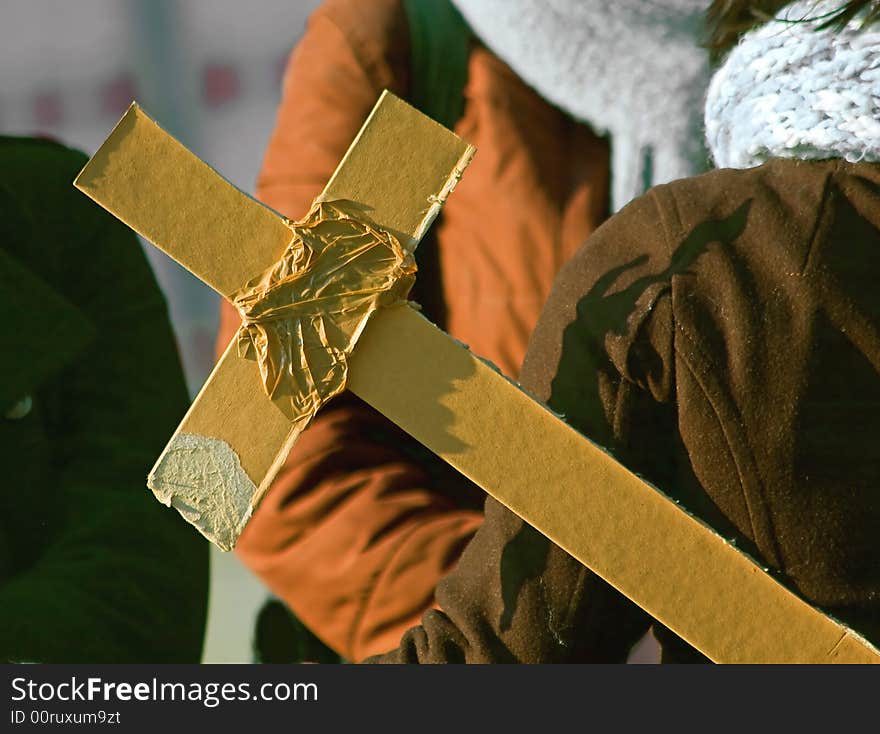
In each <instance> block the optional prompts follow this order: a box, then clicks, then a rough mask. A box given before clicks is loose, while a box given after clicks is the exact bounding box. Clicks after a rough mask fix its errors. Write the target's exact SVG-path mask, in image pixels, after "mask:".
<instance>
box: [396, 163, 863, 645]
mask: <svg viewBox="0 0 880 734" xmlns="http://www.w3.org/2000/svg"><path fill="white" fill-rule="evenodd" d="M878 282H880V165H876V164H848V163H845V162H842V161H824V162H812V163H810V162H800V161H791V160H776V161H772V162H770V163H769V164H767V165H764V166H761V167H759V168H755V169H750V170H745V171H734V170H721V171H715V172H712V173H709V174H706V175H704V176H701V177H698V178H694V179H688V180H682V181H677V182H674V183H672V184H670V185H667V186H660V187H657V188H655V189H653V190H652V191H651V192H650V193H649V194H648V195H646V196H644V197H642V198H640V199H638V200H636V201H635V202H633V203H632V204H630V205H629V206H628V207H626V208H625V209H624V210H623V211H622V212H621V213H620V214H618V215H617V216H615V217H614V218H613V219H611V220H610V221H609V222H607V223H606V224H605V225H604V226H602V227H601V228H600V229H599V230H598V231H597V232H596V233H595V235H593V237H591V238H590V240H589V241H588V242H587V244H586V245H585V246H584V247H583V248H582V249H581V250H580V251H579V252H578V253H577V254H576V255H575V257H574V258H573V260H572V261H571V262H570V264H568V265H567V266H566V267H565V268H564V270H563V271H562V273H561V274H560V277H559V279H558V280H557V282H556V284H555V285H554V288H553V292H552V294H551V296H550V300H549V302H548V304H547V307H546V309H545V311H544V313H543V315H542V317H541V321H540V323H539V325H538V328H537V330H536V332H535V335H534V337H533V340H532V342H531V345H530V347H529V353H528V355H527V357H526V361H525V364H524V366H523V372H522V382H523V385H524V386H525V387H526V388H528V389H529V390H531V391H532V392H533V393H535V394H536V395H538V396H539V397H540V398H541V399H545V400H548V401H549V403H550V405H551V406H552V407H553V408H554V409H555V410H557V411H559V412H561V413H564V414H565V415H566V416H567V417H568V420H569V421H570V422H571V423H572V424H573V425H575V426H576V427H577V428H578V429H579V430H581V431H583V432H584V433H585V434H587V435H588V436H590V437H592V438H594V439H595V440H597V441H598V442H600V443H602V444H604V445H606V446H607V447H609V448H610V449H611V450H612V451H613V452H614V453H615V454H616V455H617V456H618V458H619V459H621V460H622V461H624V462H625V463H626V464H627V465H629V466H630V467H631V468H633V469H635V470H636V471H638V472H639V473H641V474H642V475H644V476H645V477H646V478H648V479H649V480H650V481H652V482H653V483H654V484H656V485H657V486H659V487H661V488H663V489H665V490H666V491H667V492H668V493H670V494H672V495H673V496H675V497H676V498H677V499H679V500H680V501H681V502H682V504H684V505H685V506H686V507H688V508H689V509H690V510H692V511H694V512H696V513H697V514H698V515H701V516H702V517H703V518H704V519H706V520H708V521H709V522H710V523H712V524H713V525H714V526H715V527H716V529H718V530H719V531H721V532H722V533H724V534H725V535H727V536H728V537H732V538H736V539H737V541H738V542H739V544H740V545H741V546H742V547H743V548H745V549H746V550H748V551H749V552H750V553H752V554H753V555H754V556H755V557H756V558H758V559H759V560H761V561H763V562H764V563H766V564H767V565H768V566H769V567H770V569H771V571H772V572H774V573H776V574H778V576H779V578H780V579H781V580H782V581H784V582H785V583H787V584H789V585H790V586H791V588H793V589H794V590H796V591H797V592H798V593H800V594H801V595H802V596H803V597H804V598H806V599H807V600H809V601H810V602H812V603H813V604H815V605H819V606H821V607H823V608H825V609H826V610H828V611H830V612H831V613H832V614H833V615H834V616H836V617H838V618H839V619H842V620H844V621H847V622H849V623H850V624H851V625H852V626H854V627H855V628H856V629H858V630H859V631H861V632H862V633H863V634H865V635H866V636H867V637H869V638H870V639H872V640H873V641H874V642H875V643H876V642H880V452H878V451H877V443H878V440H880V377H878V371H880V289H878V287H877V283H878ZM535 491H536V492H540V491H541V488H540V487H536V488H535ZM624 542H625V539H624ZM681 562H682V563H687V562H688V559H686V558H683V559H682V560H681ZM437 599H438V601H439V604H440V606H441V608H442V610H443V611H442V612H440V611H430V612H428V613H427V614H426V615H425V617H424V619H423V622H422V626H421V627H418V628H415V629H413V630H412V631H410V632H409V633H407V635H406V636H405V637H404V639H403V642H402V644H401V646H400V647H399V649H397V650H396V651H394V652H392V653H390V654H389V655H387V656H386V657H385V658H383V661H385V662H441V661H455V660H461V661H469V662H478V661H482V662H487V661H514V660H516V661H529V662H553V661H599V660H603V661H607V660H622V659H624V658H625V656H626V653H627V650H628V648H629V646H630V645H631V644H632V643H633V642H634V641H635V640H637V639H638V637H639V636H640V635H641V634H642V633H643V632H644V630H645V629H646V628H647V627H648V626H649V625H650V624H651V620H650V618H649V617H647V615H645V614H644V613H643V612H642V611H641V610H639V609H637V608H636V607H635V606H634V605H632V604H631V603H630V602H628V601H627V600H626V599H624V598H623V597H621V596H620V595H619V594H617V593H616V592H615V591H613V590H612V589H611V588H610V587H609V586H608V585H607V584H605V583H604V582H602V581H600V580H599V579H598V578H597V577H596V576H594V575H593V574H592V573H590V572H589V571H588V570H587V569H586V568H584V567H583V566H582V565H580V564H579V563H578V562H576V561H575V560H574V559H572V558H571V557H570V556H568V555H567V554H566V553H564V552H563V551H561V550H560V549H558V548H557V547H555V546H553V545H552V544H550V543H549V542H548V541H547V540H546V539H544V538H543V536H540V535H539V534H538V533H536V532H535V531H534V530H532V529H531V528H529V526H527V525H525V524H524V523H523V522H522V521H520V520H519V519H518V518H517V517H516V516H514V515H513V514H512V513H510V512H509V511H507V510H506V509H504V508H503V507H502V506H501V505H499V504H498V503H497V502H494V501H493V500H491V499H490V500H489V501H487V505H486V520H485V523H484V524H483V526H482V528H481V529H480V530H479V531H478V532H477V534H476V537H475V538H474V540H473V542H472V543H471V544H470V545H469V546H468V547H467V549H466V550H465V552H464V554H463V556H462V560H461V562H460V564H459V566H458V567H457V568H456V570H455V571H454V572H453V573H452V574H451V575H450V576H449V577H448V578H447V579H446V580H445V581H443V582H442V583H441V584H440V586H439V588H438V593H437ZM655 633H656V634H657V635H658V637H659V638H660V640H661V643H662V644H663V652H664V660H665V661H666V660H671V661H675V660H687V659H693V653H692V651H691V652H689V651H688V649H687V648H686V647H685V646H684V645H683V643H681V641H680V640H678V639H677V638H674V637H673V636H672V635H671V634H670V633H669V632H668V631H665V630H655Z"/></svg>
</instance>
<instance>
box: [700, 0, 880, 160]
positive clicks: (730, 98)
mask: <svg viewBox="0 0 880 734" xmlns="http://www.w3.org/2000/svg"><path fill="white" fill-rule="evenodd" d="M840 6H841V3H840V0H822V1H817V0H800V1H799V2H794V3H792V4H791V5H788V6H786V7H785V8H784V9H783V10H782V11H781V12H780V13H779V14H778V15H777V18H776V19H775V20H773V21H771V22H769V23H766V24H764V25H762V26H760V27H759V28H756V29H755V30H753V31H750V32H749V33H747V34H745V35H744V36H743V38H742V40H741V41H740V43H739V45H738V46H736V48H734V49H733V51H731V53H730V55H729V56H728V57H727V59H726V61H725V63H724V65H723V66H722V67H721V69H719V70H718V72H717V73H716V74H715V76H714V77H713V79H712V83H711V86H710V88H709V95H708V99H707V100H706V138H707V140H708V143H709V147H710V149H711V151H712V155H713V157H714V158H715V162H716V163H717V165H718V166H719V167H722V168H749V167H751V166H756V165H759V164H761V163H763V162H764V161H766V160H767V159H768V158H772V157H784V158H802V159H823V158H845V159H846V160H849V161H862V160H864V161H880V32H878V31H877V30H873V29H866V30H864V31H862V30H860V26H861V19H862V18H861V16H860V15H857V16H856V17H854V18H853V19H852V20H851V21H850V22H849V23H848V24H847V26H846V28H844V29H842V30H839V31H838V30H836V29H826V30H817V27H818V26H819V25H821V24H822V23H823V22H824V21H826V20H827V19H828V13H830V12H833V11H834V10H837V9H839V8H840ZM823 16H824V17H823ZM794 21H797V22H794Z"/></svg>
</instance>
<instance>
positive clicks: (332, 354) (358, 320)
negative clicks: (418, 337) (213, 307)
mask: <svg viewBox="0 0 880 734" xmlns="http://www.w3.org/2000/svg"><path fill="white" fill-rule="evenodd" d="M290 227H291V230H292V233H293V237H292V239H291V242H290V244H289V245H288V246H287V249H286V250H285V252H284V255H283V256H282V257H281V259H280V260H279V261H278V262H277V263H276V264H275V265H273V266H272V267H271V268H269V269H268V270H267V271H266V272H265V273H263V274H262V275H260V276H259V277H257V278H254V279H253V280H252V281H250V282H249V283H248V284H247V285H246V286H245V287H244V288H242V289H241V290H240V291H239V292H238V293H237V294H235V296H234V298H233V303H234V304H235V306H236V308H237V309H238V311H239V313H240V314H241V318H242V328H241V329H240V330H239V332H238V352H239V355H240V356H244V357H252V358H256V360H257V362H258V364H259V369H260V375H261V377H262V381H263V387H264V389H265V391H266V394H267V395H268V396H269V397H270V398H272V400H273V401H274V402H275V404H276V405H277V406H278V407H279V408H280V409H281V410H282V411H283V412H284V413H285V415H287V416H288V417H289V418H290V419H291V420H295V421H299V420H301V419H306V420H309V419H311V418H312V417H313V416H314V415H315V413H317V411H318V409H319V408H320V407H321V405H322V404H323V403H325V402H326V401H327V400H329V399H330V398H332V397H333V396H334V395H337V394H338V393H340V392H342V390H343V389H344V388H345V382H346V379H347V376H348V355H349V354H351V351H352V349H354V346H355V344H356V343H357V340H358V337H359V336H360V334H361V332H362V331H363V329H364V326H366V323H367V320H368V319H369V318H370V315H371V314H372V313H373V312H374V311H375V310H376V309H377V308H380V307H382V306H388V305H392V304H394V303H398V302H400V301H403V300H405V299H406V297H407V294H408V293H409V290H410V288H412V285H413V283H414V281H415V270H416V266H415V260H414V258H413V256H412V253H410V252H407V251H405V250H404V249H403V248H402V247H401V245H400V243H399V242H398V241H397V239H396V238H395V237H394V236H393V235H392V234H390V233H389V232H386V231H385V230H382V229H380V228H379V227H378V226H376V225H375V224H373V223H372V222H370V221H369V220H368V219H367V218H366V217H365V216H364V214H363V212H362V211H360V210H359V209H358V205H357V204H355V203H354V202H350V201H343V200H337V201H322V202H316V203H314V204H313V205H312V208H311V209H310V210H309V213H308V214H307V215H306V216H305V217H304V218H303V219H302V220H300V221H298V222H294V223H292V224H290Z"/></svg>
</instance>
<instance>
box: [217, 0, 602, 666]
mask: <svg viewBox="0 0 880 734" xmlns="http://www.w3.org/2000/svg"><path fill="white" fill-rule="evenodd" d="M409 63H410V47H409V38H408V30H407V24H406V18H405V15H404V12H403V7H402V0H373V1H372V2H369V3H365V2H360V1H359V0H329V1H328V2H326V3H325V4H324V5H323V6H322V7H321V8H320V9H319V10H318V11H317V12H315V14H314V15H313V16H312V18H311V20H310V22H309V25H308V29H307V31H306V33H305V36H304V37H303V39H302V40H301V42H300V43H299V45H298V46H297V48H296V49H295V51H294V53H293V55H292V56H291V58H290V62H289V65H288V68H287V72H286V75H285V81H284V97H283V101H282V103H281V107H280V109H279V111H278V118H277V123H276V127H275V131H274V133H273V135H272V138H271V141H270V143H269V148H268V151H267V153H266V158H265V162H264V165H263V169H262V172H261V174H260V177H259V181H258V185H257V196H258V198H260V199H261V200H262V201H264V202H265V203H267V204H269V205H270V206H272V207H273V208H275V209H277V210H278V211H280V212H282V213H283V214H285V215H287V216H289V217H292V218H297V217H300V216H302V215H303V214H304V213H305V212H306V211H307V209H308V207H309V204H310V202H311V200H312V199H313V198H314V197H315V196H316V195H317V194H318V193H319V192H320V191H321V189H322V188H323V186H324V184H325V183H326V182H327V180H328V179H329V177H330V175H331V173H332V172H333V170H334V168H335V167H336V165H337V163H338V162H339V161H340V159H341V158H342V156H343V154H344V153H345V150H346V149H347V147H348V145H349V143H350V142H351V141H352V139H353V138H354V136H355V134H356V133H357V131H358V129H359V128H360V126H361V124H362V123H363V121H364V120H365V119H366V116H367V114H368V113H369V111H370V109H371V108H372V106H373V104H374V103H375V101H376V99H377V98H378V96H379V94H380V92H381V91H382V90H383V89H384V88H386V87H387V88H389V89H391V90H392V91H394V92H396V93H397V94H398V95H401V96H403V97H406V95H407V91H408V87H409ZM464 96H465V108H464V114H463V116H462V118H461V120H460V121H459V123H458V125H457V126H456V128H455V130H456V132H457V133H458V134H459V135H461V136H462V137H464V138H465V139H467V140H468V141H469V142H471V143H473V144H474V145H476V146H477V149H478V152H477V156H476V158H475V159H474V162H473V163H472V165H471V166H470V167H469V169H468V171H467V173H466V175H465V176H464V178H463V179H462V181H461V183H460V185H459V186H458V188H457V189H456V191H455V194H454V196H452V197H450V199H449V202H448V203H447V205H446V207H445V210H444V213H443V216H442V219H441V221H440V222H439V224H438V225H437V227H435V229H437V246H438V248H439V261H440V266H439V270H440V280H441V285H442V293H443V296H444V301H445V324H444V326H445V328H446V329H447V330H448V331H449V332H450V333H452V334H453V335H454V336H456V337H457V338H458V339H460V340H462V341H464V342H466V343H468V344H470V346H471V347H472V348H473V349H474V351H475V352H477V353H478V354H480V355H481V356H483V357H485V358H488V359H490V360H492V361H493V362H495V363H496V364H498V365H499V366H500V367H501V369H502V370H504V371H505V372H506V373H508V374H510V375H514V376H515V375H516V374H517V373H518V370H519V366H520V363H521V360H522V357H523V355H524V354H525V349H526V344H527V342H528V338H529V335H530V333H531V331H532V329H533V328H534V325H535V323H536V322H537V319H538V315H539V313H540V309H541V306H542V305H543V303H544V301H545V300H546V298H547V295H548V294H549V292H550V287H551V285H552V282H553V279H554V277H555V275H556V273H557V271H558V269H559V267H560V266H561V265H562V264H563V263H564V262H565V261H566V260H567V259H568V258H569V257H570V256H571V254H572V253H573V252H574V251H575V250H576V249H577V247H579V246H580V244H581V243H582V242H583V240H584V239H585V238H586V236H587V235H588V234H589V233H590V232H591V231H592V230H593V229H594V228H595V227H596V226H597V225H598V224H599V223H601V221H603V219H604V218H605V216H606V211H607V207H608V165H609V164H608V146H607V143H606V142H605V141H604V140H601V139H599V138H597V137H596V136H595V135H594V134H593V133H592V132H591V131H590V130H589V129H588V128H586V127H585V126H582V125H578V124H576V123H574V122H573V121H572V120H571V119H570V118H568V117H567V116H565V115H564V114H562V113H561V112H560V111H559V110H558V109H556V108H554V107H551V106H549V105H548V104H546V103H545V102H544V101H543V100H542V99H541V98H540V97H539V96H538V95H537V94H536V93H535V92H534V91H532V90H531V89H530V88H528V87H527V86H526V85H525V84H524V83H523V82H522V81H520V79H519V78H518V77H517V76H516V75H515V74H514V73H513V72H512V71H511V70H510V69H509V68H508V67H507V66H506V65H504V64H503V63H502V62H501V61H499V60H498V58H496V57H495V56H493V55H492V54H491V53H489V52H488V51H487V50H486V49H485V48H483V47H481V46H479V45H476V46H474V47H473V49H472V51H471V55H470V61H469V67H468V83H467V86H466V89H465V94H464ZM435 277H436V276H435ZM423 279H424V276H423ZM423 285H424V284H423ZM222 316H223V318H222V325H221V329H220V334H219V337H218V346H219V347H220V348H221V349H222V348H224V347H225V346H226V344H227V343H228V342H229V339H230V338H231V337H232V334H233V332H234V330H235V329H236V328H237V326H238V317H237V315H236V314H235V312H234V311H233V310H232V309H231V307H229V306H228V305H224V309H223V314H222ZM482 504H483V494H482V493H481V492H480V491H478V490H477V489H476V488H475V487H473V486H472V485H470V484H469V483H468V482H467V481H466V480H464V479H463V478H462V477H461V476H459V475H457V474H456V473H454V472H452V471H451V470H449V469H448V468H447V467H445V465H442V464H440V462H439V461H438V460H437V459H436V458H435V457H433V456H432V455H430V454H429V453H427V452H425V451H424V450H423V449H421V448H420V447H418V446H417V445H416V444H415V443H414V442H412V441H411V440H410V439H408V438H407V437H405V436H404V435H403V434H401V433H400V432H399V431H397V429H395V428H394V426H392V425H391V424H390V423H388V422H387V421H386V420H385V419H384V418H382V417H381V416H379V415H378V414H377V413H375V412H374V411H373V410H372V409H370V408H368V407H367V406H366V405H364V404H363V403H361V402H360V401H358V400H356V399H354V398H353V397H352V396H345V397H344V398H342V399H340V400H338V401H336V402H335V403H334V404H333V405H331V406H329V407H328V408H326V409H325V410H324V411H323V412H322V413H321V414H320V415H319V417H318V419H317V420H316V421H315V422H314V424H313V425H312V427H311V428H310V429H309V430H308V431H307V432H306V433H305V434H304V435H303V436H302V437H301V438H300V440H299V443H298V444H297V447H296V448H295V449H294V451H293V452H292V453H291V455H290V457H289V459H288V461H287V463H286V464H285V465H284V468H283V469H282V471H281V474H280V475H279V477H278V479H277V480H276V482H275V484H274V485H273V487H272V490H271V491H270V493H269V494H268V496H267V498H266V499H265V501H264V502H263V504H262V506H261V507H260V509H259V510H258V511H257V512H256V514H255V516H254V518H253V520H252V521H251V523H250V524H249V526H248V528H247V530H246V531H245V533H244V534H243V536H242V538H241V540H240V542H239V546H238V552H239V555H240V557H241V558H242V559H243V560H244V562H245V563H246V564H247V565H248V566H249V567H250V568H252V569H253V570H254V571H256V572H257V573H258V574H259V575H260V576H261V577H262V578H263V580H264V581H265V582H266V583H267V584H268V585H269V587H270V588H272V589H273V590H274V591H275V592H276V593H277V594H278V595H279V596H281V597H282V598H283V599H284V600H285V601H286V602H287V603H288V604H289V605H290V607H291V608H292V609H293V610H294V611H295V612H296V614H297V615H298V616H299V617H300V618H301V619H302V620H303V621H304V622H305V623H306V624H307V625H308V626H309V627H310V628H312V629H313V630H314V631H315V632H316V633H317V634H318V636H320V637H321V638H322V639H323V640H324V641H325V642H327V643H328V644H330V645H331V646H332V647H334V648H335V649H337V650H338V651H339V652H341V653H342V654H343V655H345V656H346V657H348V658H350V659H353V660H360V659H362V658H363V657H365V656H366V655H369V654H374V653H378V652H382V651H383V650H387V649H388V648H390V647H391V646H393V645H395V644H397V642H398V641H399V640H400V636H401V634H403V632H404V631H405V630H406V629H408V628H409V627H411V626H412V625H414V624H416V623H417V622H418V620H419V618H420V617H421V615H422V613H423V612H424V611H425V610H426V609H427V608H429V607H430V606H431V605H432V604H433V603H434V588H435V586H436V584H437V581H438V580H439V579H440V578H441V577H443V576H444V575H445V574H446V573H448V572H449V570H450V569H451V568H452V566H453V565H454V564H455V562H456V561H457V559H458V557H459V554H460V552H461V550H462V548H463V547H464V546H465V545H466V543H467V542H468V540H469V539H470V538H471V537H472V535H473V534H474V532H475V531H476V529H477V527H478V526H479V525H480V523H481V522H482Z"/></svg>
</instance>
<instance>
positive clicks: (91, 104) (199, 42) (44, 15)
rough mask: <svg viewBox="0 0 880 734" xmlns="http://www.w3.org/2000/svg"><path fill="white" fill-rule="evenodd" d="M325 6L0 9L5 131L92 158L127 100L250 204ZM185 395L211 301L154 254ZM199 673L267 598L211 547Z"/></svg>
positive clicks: (231, 647) (297, 1)
mask: <svg viewBox="0 0 880 734" xmlns="http://www.w3.org/2000/svg"><path fill="white" fill-rule="evenodd" d="M317 5H318V0H258V1H257V2H236V1H235V0H185V1H184V0H76V2H70V0H0V133H3V134H10V135H48V136H51V137H53V138H56V139H58V140H60V141H62V142H64V143H66V144H67V145H70V146H72V147H76V148H80V149H81V150H84V151H85V152H86V153H88V154H90V155H91V154H92V153H93V152H94V151H95V149H96V148H97V147H98V146H99V145H100V144H101V142H103V140H104V138H105V137H106V136H107V134H108V133H109V132H110V130H111V129H112V127H113V125H114V124H115V123H116V121H117V120H118V119H119V117H120V116H121V115H122V113H123V112H124V111H125V110H126V108H127V107H128V105H129V104H130V103H131V101H132V100H134V99H136V100H137V101H138V102H139V103H140V104H141V106H143V107H144V109H145V110H146V111H147V112H148V113H149V114H150V116H151V117H153V118H154V119H155V120H156V121H157V122H159V123H160V124H161V125H162V127H164V128H165V129H166V130H168V131H169V132H170V133H171V134H172V135H174V136H175V137H177V138H178V139H179V140H181V141H182V142H183V143H184V144H185V145H186V146H187V147H189V148H190V149H191V150H192V151H194V152H195V153H196V154H197V155H198V156H199V157H200V158H203V159H204V160H205V161H207V162H208V163H209V164H210V165H211V166H212V167H214V168H215V169H217V170H218V171H219V172H220V173H221V174H222V175H223V176H225V177H226V178H227V179H229V180H230V181H231V182H232V183H233V184H235V185H236V186H238V187H239V188H240V189H242V190H243V191H247V192H248V193H252V192H253V189H254V183H255V179H256V175H257V172H258V170H259V167H260V163H261V160H262V154H263V150H264V149H265V146H266V143H267V141H268V137H269V133H270V131H271V129H272V124H273V120H274V115H275V109H276V106H277V104H278V100H279V94H280V89H281V77H282V73H283V71H284V66H285V62H286V60H287V56H288V54H289V53H290V50H291V49H292V47H293V46H294V44H295V43H296V41H297V40H298V39H299V37H300V35H301V34H302V31H303V29H304V27H305V22H306V19H307V18H308V15H309V13H310V12H311V11H312V10H313V9H314V8H315V7H316V6H317ZM145 250H146V252H147V255H148V256H149V258H150V262H151V263H152V265H153V269H154V271H155V273H156V277H157V278H158V280H159V283H160V285H161V286H162V288H163V290H164V291H165V295H166V298H167V299H168V303H169V307H170V310H171V320H172V323H173V325H174V328H175V332H176V334H177V340H178V344H179V347H180V353H181V358H182V360H183V364H184V369H185V371H186V377H187V382H188V384H189V389H190V393H191V394H192V395H195V393H196V392H197V391H198V389H199V388H200V387H201V385H202V382H203V381H204V379H205V377H207V375H208V373H209V371H210V370H211V368H212V367H213V364H214V335H215V333H216V328H217V317H218V311H217V309H218V303H217V296H216V295H215V294H214V292H213V291H211V290H210V289H209V288H208V287H207V286H204V285H202V284H201V283H200V282H199V281H198V280H196V279H195V278H194V277H193V276H191V275H190V274H189V273H187V272H186V271H185V270H183V269H182V268H181V267H179V266H178V265H177V264H176V263H174V262H173V261H172V260H170V259H169V258H167V257H166V256H165V255H163V254H162V253H161V252H159V251H158V250H156V249H155V248H153V247H151V246H146V247H145ZM212 554H213V555H212V558H211V600H210V608H209V617H208V630H207V638H206V644H205V654H204V661H205V662H251V660H252V658H253V654H252V637H253V630H254V618H255V615H256V613H257V611H258V609H259V608H260V607H261V606H262V605H263V603H264V601H265V600H266V598H267V596H268V592H267V591H266V590H265V589H264V588H263V586H262V585H261V584H260V582H259V581H258V580H256V579H255V578H254V577H253V576H251V574H250V573H249V572H248V571H247V570H246V569H245V568H244V567H243V566H242V565H241V564H240V563H239V562H238V560H237V559H236V557H235V556H234V555H232V554H228V553H221V552H220V551H218V550H217V549H216V548H214V547H212Z"/></svg>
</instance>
